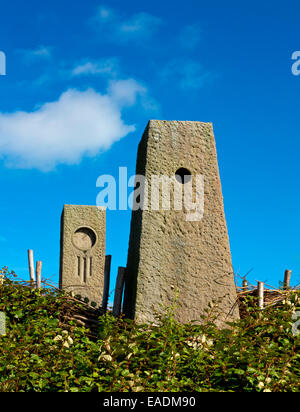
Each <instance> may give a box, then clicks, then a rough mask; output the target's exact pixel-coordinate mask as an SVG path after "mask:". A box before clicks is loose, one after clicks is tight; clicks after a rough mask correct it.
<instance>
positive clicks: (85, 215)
mask: <svg viewBox="0 0 300 412" xmlns="http://www.w3.org/2000/svg"><path fill="white" fill-rule="evenodd" d="M105 224H106V211H105V209H104V208H100V207H96V206H77V205H65V206H64V209H63V213H62V218H61V252H60V281H59V282H60V287H61V288H63V289H66V290H67V291H69V292H74V294H75V295H80V296H81V297H82V298H88V299H89V303H92V302H95V303H96V305H97V307H100V306H101V305H102V300H103V293H104V267H105Z"/></svg>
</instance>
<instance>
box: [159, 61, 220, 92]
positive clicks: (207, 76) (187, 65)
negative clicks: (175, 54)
mask: <svg viewBox="0 0 300 412" xmlns="http://www.w3.org/2000/svg"><path fill="white" fill-rule="evenodd" d="M160 74H161V78H162V80H163V81H168V82H169V81H170V80H172V81H173V82H174V83H176V84H178V85H179V86H180V88H182V89H200V88H201V87H203V86H204V85H205V84H206V83H207V82H208V81H210V80H211V79H212V77H214V76H213V75H212V73H210V72H208V71H206V70H205V69H204V68H203V66H202V65H201V64H200V63H198V62H196V61H194V60H183V59H178V60H172V61H171V62H169V63H168V64H167V65H166V66H165V68H164V69H162V70H161V72H160Z"/></svg>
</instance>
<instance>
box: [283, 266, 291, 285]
mask: <svg viewBox="0 0 300 412" xmlns="http://www.w3.org/2000/svg"><path fill="white" fill-rule="evenodd" d="M291 276H292V271H291V270H286V271H285V273H284V281H283V289H284V290H287V289H289V288H290V282H291Z"/></svg>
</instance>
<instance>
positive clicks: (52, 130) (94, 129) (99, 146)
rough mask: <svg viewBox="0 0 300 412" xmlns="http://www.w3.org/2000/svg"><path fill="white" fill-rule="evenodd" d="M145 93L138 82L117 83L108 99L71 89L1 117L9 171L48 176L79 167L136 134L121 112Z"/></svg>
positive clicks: (0, 150) (0, 147) (1, 145)
mask: <svg viewBox="0 0 300 412" xmlns="http://www.w3.org/2000/svg"><path fill="white" fill-rule="evenodd" d="M145 92H146V90H145V88H144V87H142V86H140V85H139V83H137V82H136V81H135V80H133V79H131V80H130V79H129V80H123V81H115V82H112V83H111V84H110V87H109V90H108V92H107V93H106V94H100V93H97V92H96V91H95V90H93V89H88V90H86V91H79V90H76V89H69V90H67V91H66V92H65V93H63V94H62V95H61V96H60V97H59V99H58V100H57V101H54V102H50V103H45V104H43V105H42V106H40V107H39V108H38V109H37V110H35V111H32V112H21V111H19V112H15V113H0V156H1V157H2V158H3V159H4V161H5V164H6V165H7V166H8V167H13V168H36V169H39V170H42V171H50V170H52V169H54V168H55V166H57V165H58V164H68V165H72V164H78V163H79V162H80V160H81V159H82V157H83V156H94V155H96V154H98V153H99V152H101V151H105V150H107V149H109V148H110V146H111V145H112V144H113V143H114V142H116V141H118V140H120V139H121V138H123V137H124V136H126V135H127V134H128V133H130V132H133V131H134V130H135V126H134V125H127V124H125V123H124V121H123V120H122V117H121V111H122V109H123V108H124V107H125V106H129V105H133V104H135V102H136V99H137V96H138V95H139V94H140V93H145Z"/></svg>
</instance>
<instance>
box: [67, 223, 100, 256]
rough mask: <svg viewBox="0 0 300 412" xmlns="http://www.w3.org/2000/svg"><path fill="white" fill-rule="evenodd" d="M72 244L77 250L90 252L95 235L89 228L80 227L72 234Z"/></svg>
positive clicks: (95, 239)
mask: <svg viewBox="0 0 300 412" xmlns="http://www.w3.org/2000/svg"><path fill="white" fill-rule="evenodd" d="M72 240H73V244H74V246H76V247H77V249H79V250H83V251H84V252H87V251H88V250H91V249H92V247H93V246H94V245H95V243H96V241H97V236H96V233H95V232H94V231H93V229H91V228H89V227H80V228H78V229H77V230H76V231H75V232H74V234H73V239H72Z"/></svg>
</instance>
